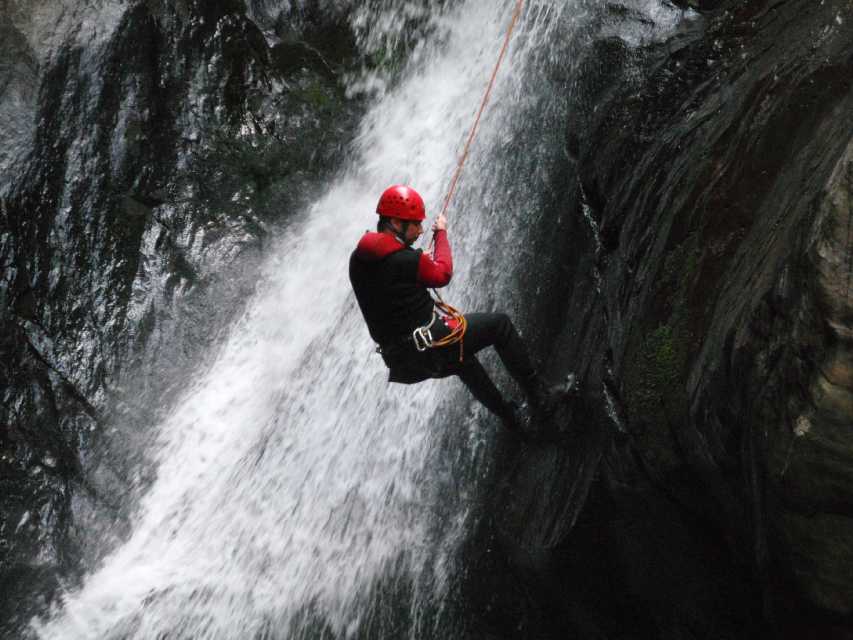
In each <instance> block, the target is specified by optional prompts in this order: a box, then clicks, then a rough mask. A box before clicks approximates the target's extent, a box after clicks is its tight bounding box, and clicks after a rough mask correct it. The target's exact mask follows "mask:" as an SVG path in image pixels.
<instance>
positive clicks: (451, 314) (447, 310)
mask: <svg viewBox="0 0 853 640" xmlns="http://www.w3.org/2000/svg"><path fill="white" fill-rule="evenodd" d="M523 7H524V0H518V2H516V4H515V11H513V14H512V21H511V22H510V23H509V28H508V29H507V32H506V37H505V38H504V43H503V46H502V47H501V52H500V55H499V56H498V61H497V62H496V63H495V68H494V69H493V70H492V77H491V78H489V84H488V86H487V87H486V93H485V94H484V95H483V100H482V102H480V108H479V110H478V111H477V117H476V118H475V119H474V125H473V126H472V127H471V132H470V133H469V134H468V140H467V141H466V142H465V148H464V150H463V151H462V155H461V156H460V158H459V162H458V163H457V165H456V171H454V172H453V179H452V180H451V181H450V189H449V190H448V191H447V197H446V198H445V199H444V206H443V207H442V209H441V215H446V214H447V210H448V208H449V207H450V201H451V200H452V199H453V194H454V192H455V191H456V185H457V183H458V182H459V176H461V175H462V169H463V168H464V166H465V161H466V160H467V159H468V153H469V152H470V150H471V144H472V143H473V142H474V138H475V137H476V135H477V129H478V127H479V126H480V118H481V117H482V116H483V112H484V111H485V110H486V105H487V104H488V103H489V98H491V95H492V88H493V87H494V86H495V78H497V76H498V70H499V69H500V67H501V64H502V63H503V60H504V57H505V56H506V52H507V50H508V49H509V41H510V39H511V38H512V32H513V31H514V30H515V25H516V24H517V23H518V18H519V17H520V16H521V10H522V8H523ZM432 245H433V243H432V241H430V243H429V246H428V247H427V253H429V252H430V251H432ZM433 293H435V296H436V298H438V300H436V302H435V306H436V307H437V308H438V310H439V311H440V312H441V313H442V314H444V316H445V317H448V318H453V319H454V320H456V322H457V325H456V327H455V328H454V329H452V330H451V332H450V334H449V335H447V336H445V337H444V338H441V339H440V340H436V341H435V342H433V343H432V346H433V347H445V346H449V345H451V344H455V343H457V342H458V343H459V362H462V357H463V340H464V338H465V330H466V329H467V328H468V321H467V320H466V319H465V316H464V315H462V313H461V312H459V311H458V310H456V309H454V308H453V307H452V306H450V305H449V304H447V303H446V302H445V301H444V299H443V298H442V297H441V294H440V293H439V292H438V291H436V290H435V289H433Z"/></svg>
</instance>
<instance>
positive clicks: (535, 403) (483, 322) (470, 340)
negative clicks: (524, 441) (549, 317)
mask: <svg viewBox="0 0 853 640" xmlns="http://www.w3.org/2000/svg"><path fill="white" fill-rule="evenodd" d="M465 319H466V320H467V321H468V328H467V330H466V331H465V338H464V342H463V343H464V351H465V357H466V358H467V357H469V356H473V355H474V354H475V353H477V352H478V351H481V350H482V349H485V348H486V347H490V346H494V347H495V349H496V350H497V352H498V355H499V356H500V359H501V362H503V364H504V366H505V367H506V369H507V371H509V373H510V375H511V376H512V377H513V378H514V379H515V381H516V382H518V384H519V385H520V386H521V388H522V389H524V393H525V395H526V396H527V398H528V401H529V404H530V407H531V408H532V410H533V412H534V414H536V415H537V416H539V417H545V416H548V415H550V414H551V413H553V411H554V410H555V409H556V407H557V405H558V404H559V403H560V402H561V401H562V400H563V399H565V398H566V396H567V395H568V393H569V392H570V390H571V388H572V384H573V383H572V382H569V381H568V380H567V382H566V383H564V384H562V385H553V386H552V385H549V384H548V383H547V382H546V381H545V380H543V379H542V377H541V376H540V375H538V374H537V372H536V369H535V368H534V367H533V363H532V362H531V360H530V356H529V354H528V351H527V346H526V345H525V344H524V341H523V340H522V339H521V336H520V335H519V334H518V331H516V329H515V326H514V325H513V323H512V320H510V319H509V316H508V315H507V314H505V313H469V314H465ZM493 386H494V385H493Z"/></svg>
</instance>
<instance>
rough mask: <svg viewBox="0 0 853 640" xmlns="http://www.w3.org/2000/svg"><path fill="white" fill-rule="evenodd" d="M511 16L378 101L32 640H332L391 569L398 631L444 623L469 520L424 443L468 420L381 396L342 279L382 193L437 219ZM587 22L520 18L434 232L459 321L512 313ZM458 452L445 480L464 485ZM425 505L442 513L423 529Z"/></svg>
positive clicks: (460, 11) (475, 438)
mask: <svg viewBox="0 0 853 640" xmlns="http://www.w3.org/2000/svg"><path fill="white" fill-rule="evenodd" d="M407 4H408V3H405V2H403V3H391V5H390V6H389V7H388V8H387V9H386V10H387V11H395V10H396V11H402V10H403V9H404V8H405V7H406V6H407ZM512 4H513V3H510V2H505V3H498V2H483V1H482V0H468V1H467V2H462V3H460V4H459V5H458V6H457V7H456V8H455V9H453V10H452V11H451V12H450V13H448V14H447V15H445V16H443V17H442V16H440V15H438V13H437V12H436V15H435V17H434V20H435V27H436V30H435V34H434V39H433V40H432V41H431V42H427V43H425V44H424V45H423V46H422V47H421V48H420V49H418V51H417V52H416V55H414V56H413V59H412V62H411V73H410V75H409V77H408V78H407V79H406V80H405V82H403V83H402V84H401V85H400V86H398V87H396V88H395V89H392V90H390V91H387V92H382V93H381V94H379V95H378V96H377V98H376V102H375V104H374V105H373V107H372V108H371V109H370V111H369V113H368V115H367V116H366V118H365V120H364V122H363V123H362V127H361V132H360V135H359V137H358V140H357V143H356V148H355V149H354V150H353V153H352V155H353V160H352V162H351V164H350V167H349V169H348V170H347V171H346V172H345V174H344V175H343V176H342V177H341V178H340V179H338V180H337V181H336V182H335V183H334V184H330V185H329V187H328V191H327V192H326V194H325V195H323V196H322V197H321V198H319V199H318V200H317V202H316V203H315V204H314V205H313V206H312V207H310V209H309V210H308V211H306V212H305V213H304V215H303V216H302V217H301V219H300V220H299V221H298V222H297V223H295V224H294V225H292V226H291V231H290V232H289V233H288V234H287V236H286V237H284V238H282V239H281V240H280V242H279V243H278V246H277V248H276V250H275V251H273V252H272V254H273V255H272V257H271V258H270V260H269V263H268V264H267V266H266V269H265V272H264V274H263V279H262V284H261V285H260V286H259V288H258V291H257V293H256V295H255V297H254V300H253V301H252V303H251V304H250V305H249V306H248V310H247V311H246V313H245V314H244V315H243V317H241V318H239V319H236V320H235V322H234V326H233V329H232V331H231V333H230V337H229V338H228V340H227V341H226V343H225V344H224V345H223V346H222V348H221V352H220V353H219V354H218V356H217V358H216V359H215V362H214V363H213V364H212V366H211V367H210V368H209V370H207V371H206V372H204V373H202V374H200V375H199V376H198V377H197V379H196V380H195V381H194V382H193V383H192V385H191V386H190V388H188V389H187V391H186V394H185V396H184V398H183V400H182V401H181V402H180V403H179V404H178V406H177V408H176V409H175V410H174V412H173V413H172V415H171V416H170V417H169V418H168V419H167V420H166V421H165V422H164V423H163V424H162V425H160V426H159V428H158V431H159V434H160V435H159V444H158V451H157V453H156V456H155V458H156V462H157V479H156V481H155V482H154V484H153V486H152V487H151V489H150V490H149V492H148V493H147V495H146V496H145V497H144V499H143V502H142V504H141V507H140V509H139V514H138V516H137V520H136V522H135V523H134V525H133V532H132V535H131V536H130V538H129V539H128V540H127V541H126V542H125V543H124V544H123V545H121V546H120V547H118V548H117V549H115V550H114V552H113V553H112V554H110V555H109V556H107V557H106V558H105V559H104V561H103V563H102V566H101V567H100V568H99V569H98V570H96V571H95V572H94V573H92V574H91V575H89V576H88V577H87V578H86V579H85V581H84V585H83V587H82V588H81V589H80V590H79V591H76V592H73V593H69V594H67V595H66V597H65V598H64V600H63V603H62V606H61V608H60V610H58V611H57V612H56V613H55V614H54V616H53V617H52V619H50V620H49V621H47V622H44V623H34V628H35V629H36V631H37V633H38V634H39V636H40V637H42V638H45V639H47V638H53V639H87V638H139V639H151V638H157V637H160V636H159V634H168V637H169V638H194V639H198V638H223V639H226V638H227V639H230V638H252V637H254V636H255V635H256V634H259V633H261V632H262V631H263V630H264V629H267V630H270V629H272V630H274V633H273V632H271V631H268V632H269V633H271V634H272V635H271V637H279V636H277V635H276V634H281V636H282V637H290V636H288V633H289V632H288V631H287V629H294V627H292V626H290V625H292V624H293V616H294V615H296V614H297V613H299V612H300V611H303V612H304V611H305V610H306V609H311V610H312V611H313V612H315V613H316V614H317V615H318V616H320V617H322V618H323V619H324V620H325V622H326V623H328V624H329V625H330V626H331V628H332V629H333V630H334V631H335V632H336V633H339V634H341V635H344V636H346V635H349V634H348V631H349V632H350V633H352V632H354V631H355V630H356V629H357V627H358V625H359V624H360V622H362V621H363V617H364V615H365V605H364V602H363V601H364V599H365V596H366V595H367V591H368V590H369V589H370V587H371V586H372V585H373V584H374V583H375V581H376V580H378V579H379V578H381V577H382V576H383V575H386V574H387V573H388V572H389V570H390V569H391V567H392V566H393V567H394V575H401V574H402V575H405V576H409V577H410V579H411V580H412V582H413V583H414V584H415V585H424V584H425V585H429V589H430V590H431V593H427V594H423V593H418V592H417V589H416V597H414V599H413V600H412V601H411V602H409V603H408V606H409V607H410V608H411V609H412V610H413V612H412V615H413V616H414V617H417V615H418V614H417V609H418V607H419V606H421V604H422V598H428V599H432V600H433V601H440V599H441V596H442V594H441V588H442V585H443V584H444V578H445V577H446V576H445V575H444V573H445V572H449V571H452V570H453V569H452V559H453V555H454V552H455V550H456V548H457V546H458V544H459V542H460V539H459V538H460V536H461V535H463V532H464V526H462V525H463V523H464V522H465V519H466V516H467V514H468V506H467V504H466V501H465V500H460V499H459V497H458V496H455V495H452V496H442V495H441V489H442V487H443V486H444V485H443V484H442V482H441V480H440V479H439V478H437V477H436V472H435V469H437V468H438V467H443V466H446V463H445V461H444V460H443V459H440V458H439V456H443V455H445V452H443V451H442V450H441V448H440V447H439V446H438V442H439V441H440V438H441V436H442V433H443V432H444V431H445V430H447V429H454V430H458V429H460V428H462V427H460V425H459V424H448V421H447V419H446V418H445V417H444V416H445V414H444V413H442V412H441V411H439V409H440V407H441V406H442V403H445V404H449V403H450V402H453V403H455V404H457V405H458V404H459V403H466V402H470V400H469V398H468V396H467V394H466V392H464V390H462V389H461V385H459V384H458V383H457V382H455V381H453V380H443V381H430V382H427V383H423V384H421V385H417V386H413V387H404V386H397V385H392V386H389V385H388V384H387V383H386V375H387V374H386V371H385V369H384V367H383V365H382V363H381V360H380V359H379V358H378V356H375V355H374V354H373V353H372V351H373V345H372V344H371V342H370V340H369V337H368V334H367V331H366V328H365V327H364V326H363V322H362V319H361V316H360V314H359V312H358V309H357V307H356V306H355V302H354V299H353V296H352V294H351V291H350V286H349V282H348V279H347V261H348V257H349V253H350V251H351V249H352V247H353V246H354V244H355V242H356V241H357V239H358V238H359V236H360V235H361V233H362V232H363V231H364V230H365V229H367V228H369V227H372V226H373V225H374V224H375V214H373V213H372V211H373V208H374V205H375V201H376V198H377V196H378V194H379V193H380V192H381V190H382V189H383V188H384V187H386V186H387V185H388V184H391V183H393V182H405V183H408V184H411V185H413V186H415V187H416V188H417V189H418V190H419V191H420V192H421V193H422V194H423V195H424V197H425V199H426V202H427V206H428V208H429V210H430V211H432V212H435V211H436V209H437V208H438V207H439V206H440V204H441V198H442V196H443V190H444V189H445V188H446V186H447V184H448V181H449V177H450V174H451V171H452V169H453V166H454V163H455V160H456V154H457V153H459V151H460V149H461V146H462V143H463V141H464V137H465V134H466V131H467V127H468V126H470V124H471V119H472V117H473V114H474V111H475V110H476V107H477V105H478V102H479V99H480V97H481V95H482V91H483V89H484V87H485V83H486V80H487V79H488V75H489V73H490V71H491V66H492V65H493V63H494V60H495V58H496V56H497V52H498V50H499V47H500V44H501V40H502V37H503V30H504V28H505V27H506V25H507V23H508V20H509V16H510V13H511V10H512ZM646 4H648V5H649V6H653V5H655V3H652V2H648V3H646ZM584 6H585V3H583V2H581V1H580V0H577V1H575V2H571V1H568V0H539V1H531V2H528V6H527V10H526V12H525V17H524V22H523V25H524V26H523V28H522V29H520V31H519V34H518V35H517V37H516V38H515V40H514V45H513V48H512V49H511V55H510V56H509V57H508V58H507V60H506V62H505V64H504V67H503V69H502V71H501V75H500V77H499V80H498V85H497V87H496V89H495V94H494V97H493V102H492V106H491V107H490V109H489V110H488V111H487V112H486V115H485V119H484V122H483V125H482V130H481V133H480V136H479V138H478V140H477V142H476V145H475V148H474V152H473V155H472V157H471V159H470V160H469V162H468V165H467V167H466V173H465V176H464V178H463V187H462V189H461V190H460V192H459V195H458V196H457V199H456V201H455V206H454V208H453V212H452V214H451V215H452V216H453V217H452V219H451V233H450V237H451V242H452V244H453V247H454V251H455V261H456V265H457V270H456V271H457V272H456V275H455V280H454V286H453V287H452V295H451V298H452V300H453V301H454V302H458V303H461V304H462V305H463V307H464V308H468V309H475V308H479V309H483V310H491V309H494V307H495V303H493V302H492V301H494V300H496V299H499V298H502V297H505V298H511V296H512V293H513V292H512V284H513V281H514V280H513V278H514V277H515V276H514V273H515V272H516V271H517V270H519V269H521V268H523V267H524V265H523V264H518V261H519V258H517V257H515V256H514V252H513V246H515V245H517V244H518V243H520V242H523V239H524V235H525V229H526V228H528V227H532V226H534V225H535V224H536V222H537V216H539V215H540V213H539V211H538V207H537V195H536V194H537V191H538V190H539V189H541V188H543V187H542V185H543V184H544V183H545V182H547V179H548V176H547V169H548V166H549V164H548V162H547V159H548V158H549V157H550V156H553V155H554V154H559V153H561V147H562V141H563V140H564V136H563V135H562V130H559V131H557V130H554V129H553V128H551V127H555V126H560V109H561V108H562V107H561V105H562V102H563V98H562V96H561V95H560V91H562V90H564V89H565V87H563V86H562V85H559V84H556V85H555V84H553V82H554V81H553V80H550V79H549V78H548V77H547V70H548V69H549V68H552V67H553V64H554V63H555V60H558V58H559V56H562V55H566V52H567V51H570V48H569V47H568V45H567V43H568V42H570V41H571V38H572V36H573V34H574V32H575V29H576V28H577V25H580V24H581V23H582V21H583V19H584V18H585V9H584ZM566 64H568V63H566ZM549 83H551V84H549ZM532 118H534V119H536V121H535V122H534V123H533V125H531V119H532ZM563 126H564V125H563ZM531 131H532V132H533V133H535V134H536V136H543V137H544V139H537V138H535V137H533V138H531V133H530V132H531ZM522 132H524V137H523V139H522V138H521V137H520V134H521V133H522ZM499 153H502V154H503V155H507V154H509V155H510V156H513V157H515V156H516V154H520V155H523V156H524V157H525V158H528V159H531V158H532V160H530V161H529V162H526V163H522V164H521V165H519V166H524V167H526V169H525V171H526V173H525V174H523V175H507V173H508V172H509V173H512V169H511V168H508V166H504V167H502V168H501V167H496V166H494V164H493V161H492V158H493V157H494V156H495V155H496V154H499ZM513 166H514V165H513ZM499 169H500V170H499ZM508 238H512V243H513V246H507V245H506V242H507V239H508ZM502 252H503V253H505V254H507V255H505V256H504V257H503V258H501V257H496V254H500V253H502ZM498 264H500V266H501V268H500V269H497V268H495V267H496V265H498ZM474 285H476V286H474ZM503 306H504V308H506V305H503ZM448 398H449V399H448ZM472 411H473V413H469V419H468V420H467V421H465V426H466V427H467V429H469V432H468V442H469V444H476V443H480V444H482V443H483V442H484V441H487V440H488V439H489V438H490V434H491V429H493V428H494V426H495V425H494V424H493V423H492V422H490V421H489V420H487V419H485V418H484V414H483V413H482V411H480V410H477V409H473V410H472ZM476 451H477V447H475V446H468V447H464V448H463V450H462V453H461V454H460V455H458V456H457V457H456V458H455V462H454V464H456V465H457V466H460V467H464V468H466V469H463V468H460V469H459V471H460V473H462V472H463V471H464V472H465V473H468V470H467V467H470V466H471V465H472V464H476V463H477V460H476V456H477V455H480V454H478V453H475V452H476ZM440 501H444V502H446V503H449V504H450V505H451V507H450V508H449V510H448V508H447V507H446V505H445V510H444V513H445V517H446V518H447V521H446V522H442V523H438V524H436V523H435V522H434V519H435V515H434V514H435V512H436V510H437V509H439V507H440V505H439V502H440ZM436 532H437V533H436ZM295 633H296V632H295V631H293V634H294V635H295Z"/></svg>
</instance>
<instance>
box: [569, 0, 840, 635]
mask: <svg viewBox="0 0 853 640" xmlns="http://www.w3.org/2000/svg"><path fill="white" fill-rule="evenodd" d="M700 8H702V9H708V8H711V9H713V7H707V6H705V7H700ZM851 17H853V16H851V15H850V7H849V5H848V4H845V3H843V2H826V3H823V4H815V3H806V2H802V3H798V2H794V3H742V2H727V3H724V6H721V7H720V8H719V9H718V10H717V11H712V12H709V13H706V15H705V18H704V20H705V23H703V24H701V29H698V30H697V29H696V28H695V27H694V28H692V29H691V30H690V31H688V32H685V33H686V38H684V39H682V40H681V42H680V44H679V47H678V48H677V49H673V48H672V47H669V46H666V47H655V46H652V47H647V48H646V49H644V50H642V51H641V52H640V53H639V54H635V55H629V54H627V53H622V52H620V49H619V47H618V46H608V45H606V44H600V45H597V46H598V51H604V52H605V54H606V55H607V56H608V58H607V59H608V60H609V64H608V65H607V66H606V67H605V68H604V69H603V70H602V71H601V72H598V71H597V69H598V66H597V61H596V60H595V58H592V57H591V56H590V58H588V59H587V62H586V63H584V62H582V63H581V64H582V65H583V64H588V65H589V66H588V67H587V68H585V70H584V71H583V73H584V75H585V77H587V78H589V80H584V81H582V82H581V83H580V87H581V90H580V93H579V95H577V96H573V101H574V105H575V107H574V108H575V109H577V113H578V114H579V116H580V117H582V118H585V120H584V121H585V122H586V126H587V129H586V131H587V133H586V134H585V135H582V136H581V137H580V139H579V140H578V141H577V143H576V146H577V149H578V151H577V156H578V162H579V167H580V181H581V185H582V189H581V190H582V193H583V194H584V196H585V201H586V202H587V203H588V204H589V206H591V208H592V209H593V211H594V215H595V217H596V219H597V220H598V221H599V224H600V227H601V235H602V253H601V256H600V259H599V265H600V267H601V276H602V291H601V299H600V302H601V306H597V305H593V304H590V303H589V301H588V300H583V299H578V300H577V301H576V302H577V304H578V305H579V306H586V308H587V309H588V311H587V312H586V314H585V315H584V317H582V318H579V319H578V320H577V322H576V323H575V325H574V326H573V327H572V330H574V331H576V332H577V331H578V327H579V326H587V325H590V324H592V325H596V324H602V325H603V326H605V327H606V328H607V329H606V332H607V335H606V337H603V343H601V344H600V345H599V351H600V352H609V353H612V354H613V365H614V370H615V375H616V378H617V379H618V380H619V381H620V395H621V396H622V397H623V398H624V401H625V409H626V414H627V416H628V420H629V422H630V423H631V424H632V435H631V437H630V439H629V440H628V442H627V443H625V444H624V445H622V446H621V447H617V448H616V449H614V451H613V452H611V454H610V457H609V458H607V459H609V460H610V461H611V463H612V464H617V461H618V465H617V467H616V468H617V469H618V472H617V473H616V476H615V479H616V481H617V482H619V483H625V484H627V485H630V486H633V487H636V488H640V487H649V488H652V487H655V486H657V488H658V490H660V491H664V492H665V493H666V494H667V495H669V497H670V500H673V501H675V504H679V505H681V509H682V511H683V515H682V516H681V517H679V516H678V515H677V512H675V513H672V514H671V515H670V517H671V518H674V520H667V519H666V518H663V519H662V520H661V521H660V523H659V526H660V527H661V529H667V528H670V527H671V526H674V523H675V521H680V520H681V518H684V519H692V518H694V517H696V516H697V515H698V514H702V515H701V518H702V519H704V521H705V523H706V524H705V527H706V528H708V529H712V530H714V531H716V533H715V534H713V535H712V536H711V539H713V538H714V537H717V540H718V542H717V543H715V544H718V545H719V547H718V551H720V552H721V553H722V555H721V557H727V558H728V560H727V562H729V563H730V566H731V570H732V571H733V572H734V574H737V572H738V571H739V569H737V568H738V567H749V573H750V575H751V580H752V581H753V585H754V588H753V589H752V590H751V591H750V592H749V593H751V595H749V597H750V598H752V599H753V603H754V604H753V605H752V606H753V607H754V609H755V610H757V611H761V616H760V617H761V618H762V619H763V622H762V624H767V625H769V626H770V627H773V626H774V625H775V624H780V625H785V624H787V622H788V618H789V615H791V616H795V615H796V614H795V613H794V612H793V611H791V610H789V609H787V608H786V607H787V606H788V603H791V602H799V603H800V605H799V606H800V607H804V608H808V609H809V610H810V611H813V610H821V609H822V610H823V611H824V613H823V614H822V615H823V617H821V615H817V614H816V615H815V616H813V617H811V618H810V620H811V622H810V623H809V624H812V625H813V627H811V632H810V633H812V634H818V635H819V634H820V633H821V629H828V628H830V626H831V624H833V622H832V621H833V620H834V616H837V615H840V616H846V615H848V614H849V605H848V604H844V603H849V602H850V593H851V586H853V582H851V581H850V580H849V578H848V577H847V576H851V575H853V571H851V570H850V568H851V567H853V564H851V559H850V557H849V553H848V551H849V549H848V548H847V547H848V545H847V544H846V543H843V542H841V539H842V538H844V537H845V536H846V535H847V534H848V533H849V520H848V518H849V516H850V505H851V504H853V500H852V499H853V494H851V492H850V489H849V487H850V486H851V483H850V478H849V474H848V473H847V469H849V468H850V462H851V459H850V448H849V444H850V443H849V442H848V439H849V434H848V433H847V430H846V425H849V424H851V423H853V422H851V419H853V413H851V410H853V404H851V401H850V398H851V380H850V375H849V369H850V367H849V363H850V361H851V353H850V351H849V342H850V341H849V335H847V334H849V324H850V317H851V316H850V293H849V290H848V289H849V287H847V283H848V281H849V278H850V273H851V272H850V241H849V228H850V226H849V218H850V200H849V195H848V194H849V176H850V132H849V126H848V125H847V124H846V123H847V120H848V118H847V115H846V114H849V113H851V112H853V85H851V80H850V78H851V77H853V76H851V73H850V72H851V70H853V69H851V67H850V60H851V57H850V56H851V52H853V32H851V26H850V24H851V23H850V18H851ZM694 24H696V23H694ZM602 47H604V48H603V49H602ZM614 65H615V66H616V70H614ZM620 69H621V71H619V70H620ZM638 70H639V72H640V73H641V74H642V75H643V78H644V79H643V85H642V87H641V88H640V89H639V90H637V85H636V84H632V86H631V92H630V93H628V92H627V91H620V89H619V87H618V86H614V85H613V83H611V82H610V81H609V80H608V78H614V77H616V78H618V77H620V73H621V74H626V73H627V74H629V75H630V77H636V73H637V72H638ZM590 104H594V105H595V109H589V108H588V105H590ZM614 132H618V135H614ZM575 349H577V348H576V347H575ZM842 425H845V426H842ZM620 448H624V451H625V452H626V453H627V457H625V456H622V455H620V454H619V453H618V451H619V450H620ZM632 458H633V459H632ZM684 553H688V551H687V549H686V547H684V546H675V547H673V556H672V557H669V558H668V559H667V560H666V562H681V561H682V560H683V556H682V555H681V554H684ZM643 555H644V552H639V554H638V557H637V558H636V559H635V560H634V561H632V562H637V563H640V562H642V560H641V558H642V557H643ZM840 567H846V569H841V568H840ZM701 616H708V617H713V614H711V613H709V612H707V611H706V612H705V613H703V614H701V615H700V617H701ZM672 637H681V636H678V635H673V636H672ZM702 637H704V636H702Z"/></svg>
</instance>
